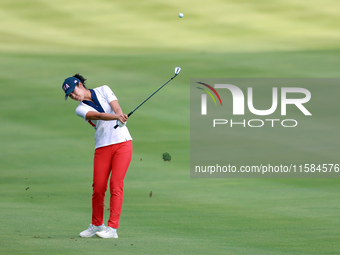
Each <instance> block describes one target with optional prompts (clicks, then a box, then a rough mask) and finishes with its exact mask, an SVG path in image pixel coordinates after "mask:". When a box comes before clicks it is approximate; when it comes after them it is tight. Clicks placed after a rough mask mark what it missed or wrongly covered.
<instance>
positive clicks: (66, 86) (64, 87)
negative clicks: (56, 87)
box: [63, 83, 70, 92]
mask: <svg viewBox="0 0 340 255" xmlns="http://www.w3.org/2000/svg"><path fill="white" fill-rule="evenodd" d="M68 88H70V86H69V85H68V84H67V83H66V84H65V85H64V86H63V90H64V91H65V92H66V90H67V89H68Z"/></svg>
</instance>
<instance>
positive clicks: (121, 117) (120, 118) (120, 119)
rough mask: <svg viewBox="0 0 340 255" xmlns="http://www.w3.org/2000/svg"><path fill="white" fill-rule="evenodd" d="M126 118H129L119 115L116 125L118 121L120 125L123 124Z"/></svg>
mask: <svg viewBox="0 0 340 255" xmlns="http://www.w3.org/2000/svg"><path fill="white" fill-rule="evenodd" d="M128 118H129V117H128V116H127V115H126V114H120V115H119V116H118V120H117V124H119V123H118V121H119V122H121V123H122V124H125V122H126V121H127V119H128Z"/></svg>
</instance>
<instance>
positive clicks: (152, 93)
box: [128, 74, 177, 117]
mask: <svg viewBox="0 0 340 255" xmlns="http://www.w3.org/2000/svg"><path fill="white" fill-rule="evenodd" d="M176 75H177V74H175V75H174V76H173V77H171V78H170V79H169V80H168V81H167V82H166V83H164V84H163V85H162V86H160V87H159V88H158V89H157V90H156V91H155V92H153V93H152V94H151V95H150V96H149V97H148V98H147V99H145V100H144V101H143V102H141V103H140V104H139V105H138V106H137V107H136V108H135V109H133V110H132V111H131V112H130V113H129V114H128V117H130V115H132V113H134V112H135V111H136V110H137V109H138V108H139V107H141V106H142V105H143V104H144V103H145V102H146V101H148V100H149V99H150V98H151V97H152V96H153V95H154V94H156V93H157V92H158V91H159V90H160V89H161V88H163V87H164V86H165V85H166V84H168V83H169V82H170V81H171V80H172V79H173V78H175V77H176Z"/></svg>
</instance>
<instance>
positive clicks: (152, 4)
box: [0, 0, 340, 255]
mask: <svg viewBox="0 0 340 255" xmlns="http://www.w3.org/2000/svg"><path fill="white" fill-rule="evenodd" d="M339 7H340V5H339V3H338V1H336V0H323V1H322V0H315V1H313V2H306V1H302V0H295V1H293V0H289V1H283V0H275V1H265V0H261V1H251V0H244V1H236V0H232V1H227V3H226V1H222V0H212V1H209V3H208V2H206V1H186V0H185V1H171V2H168V3H163V2H161V1H155V0H148V1H125V2H120V1H108V0H98V1H80V0H68V1H66V0H62V1H52V0H32V1H21V0H15V1H13V0H3V1H1V2H0V20H1V22H0V88H1V94H0V115H1V117H2V118H1V125H0V141H1V145H2V146H1V149H0V226H1V230H0V254H11V255H12V254H13V255H14V254H15V255H17V254H34V255H35V254H111V253H112V254H145V255H150V254H176V255H177V254H204V255H206V254H209V255H210V254H240V255H241V254H250V255H253V254H259V255H266V254H268V255H269V254H275V255H276V254H278V255H280V254H282V255H283V254H305V255H310V254H338V253H339V250H340V242H339V241H340V219H339V211H340V180H339V179H191V178H190V170H189V167H190V141H189V135H190V123H189V119H190V118H189V117H190V104H189V92H190V91H189V85H190V78H194V77H205V78H209V77H211V78H214V77H217V78H218V77H235V78H236V77H259V78H266V77H271V78H292V77H294V78H295V77H299V78H317V77H322V78H328V77H339V67H340V48H339V42H340V34H339V28H340V27H339V26H340V25H339V24H340V22H339V14H340V10H339ZM179 12H183V13H184V15H185V16H184V18H183V19H179V18H178V17H177V14H178V13H179ZM176 66H180V67H181V68H182V72H181V73H180V75H179V76H178V77H177V78H176V79H175V80H173V81H172V82H171V83H169V84H168V85H167V86H165V87H164V88H163V89H162V90H161V91H160V92H158V94H157V95H156V96H155V97H153V98H152V99H151V100H150V101H148V102H147V103H146V104H145V105H143V107H142V108H140V109H139V110H138V111H137V112H136V113H135V114H134V115H133V116H132V117H131V118H130V119H129V121H128V127H129V130H130V133H131V135H132V137H133V138H134V141H133V145H134V154H133V159H132V162H131V165H130V168H129V171H128V174H127V176H126V179H125V189H124V191H125V196H124V204H123V211H122V216H121V221H120V228H119V231H118V234H119V239H117V240H115V239H110V240H105V239H100V238H97V237H93V238H89V239H85V238H79V237H78V235H79V232H81V231H82V230H84V229H86V228H87V227H88V225H89V224H90V223H91V194H92V187H91V185H92V163H93V153H94V135H93V133H94V130H93V128H92V127H91V126H90V125H89V124H87V123H85V122H84V121H83V120H82V119H81V118H79V117H77V116H76V115H75V112H74V110H75V108H76V106H77V103H76V102H74V101H71V100H68V101H66V102H65V100H64V95H63V91H62V89H61V84H62V82H63V80H64V79H65V78H66V77H68V76H71V75H73V74H75V73H77V72H79V73H81V74H82V75H84V76H85V77H86V78H87V79H88V82H87V85H88V87H89V88H94V87H97V86H101V85H104V84H107V85H109V86H110V87H111V88H112V90H113V91H114V92H115V94H116V95H117V97H118V98H119V100H120V101H119V102H120V105H121V106H122V108H123V111H124V112H125V113H128V112H129V111H130V110H132V109H133V108H134V107H135V106H137V105H138V104H139V103H140V102H141V101H143V100H144V99H145V98H146V97H147V96H148V95H150V94H151V93H152V92H153V91H154V90H156V89H157V88H158V87H159V86H161V85H162V84H163V83H164V82H166V81H167V80H168V79H169V78H171V77H172V76H173V70H174V67H176ZM338 108H339V107H338V105H334V118H337V117H338V115H339V114H338V111H339V109H338ZM325 130H327V127H325ZM320 132H321V131H320ZM338 140H339V138H338V137H334V141H335V142H336V141H338ZM316 150H320V152H321V151H322V148H316ZM163 152H169V153H170V155H171V156H172V160H171V162H164V161H163V160H162V158H161V157H162V153H163ZM334 154H335V153H334ZM245 160H246V158H245ZM336 160H338V158H334V161H336ZM337 163H340V162H337ZM150 191H152V192H153V196H152V197H151V198H150V197H149V193H150ZM108 202H109V200H108V197H107V198H106V204H108ZM107 219H108V211H106V215H105V221H106V222H105V223H107Z"/></svg>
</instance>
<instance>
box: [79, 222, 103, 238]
mask: <svg viewBox="0 0 340 255" xmlns="http://www.w3.org/2000/svg"><path fill="white" fill-rule="evenodd" d="M103 229H105V225H104V224H103V225H101V226H95V225H92V224H90V226H89V228H88V229H86V230H84V231H83V232H81V233H80V234H79V236H80V237H92V236H94V235H95V234H96V232H98V231H102V230H103Z"/></svg>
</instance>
